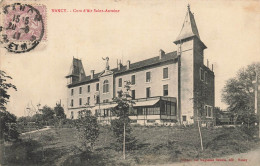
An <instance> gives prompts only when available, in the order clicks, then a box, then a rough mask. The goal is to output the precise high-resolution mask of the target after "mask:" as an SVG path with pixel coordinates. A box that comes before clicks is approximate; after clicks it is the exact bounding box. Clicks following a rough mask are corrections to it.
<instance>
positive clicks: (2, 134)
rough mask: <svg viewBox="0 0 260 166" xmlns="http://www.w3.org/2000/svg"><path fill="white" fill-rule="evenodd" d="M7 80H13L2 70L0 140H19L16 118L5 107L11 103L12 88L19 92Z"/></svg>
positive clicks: (0, 79)
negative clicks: (10, 92)
mask: <svg viewBox="0 0 260 166" xmlns="http://www.w3.org/2000/svg"><path fill="white" fill-rule="evenodd" d="M7 79H12V77H10V76H8V75H7V74H6V73H5V72H4V71H2V70H0V139H1V140H2V139H4V140H11V139H18V136H19V133H18V131H17V123H16V116H15V115H13V114H11V113H9V112H8V111H7V110H6V107H5V105H6V104H7V103H8V102H9V98H10V95H9V94H8V92H7V91H8V90H9V89H10V88H12V89H14V90H17V89H16V86H15V85H13V84H11V83H7V82H6V81H7Z"/></svg>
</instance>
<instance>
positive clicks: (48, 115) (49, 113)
mask: <svg viewBox="0 0 260 166" xmlns="http://www.w3.org/2000/svg"><path fill="white" fill-rule="evenodd" d="M41 112H42V119H43V120H44V121H45V122H46V123H47V122H50V121H52V120H53V119H54V114H55V113H54V111H53V109H52V108H51V107H49V106H47V105H45V106H43V108H42V109H41Z"/></svg>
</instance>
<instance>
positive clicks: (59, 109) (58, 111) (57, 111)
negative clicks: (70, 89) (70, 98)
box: [54, 103, 66, 119]
mask: <svg viewBox="0 0 260 166" xmlns="http://www.w3.org/2000/svg"><path fill="white" fill-rule="evenodd" d="M54 113H55V116H56V117H57V118H58V119H65V118H66V115H65V113H64V108H63V107H62V106H61V104H60V103H57V104H56V106H55V107H54Z"/></svg>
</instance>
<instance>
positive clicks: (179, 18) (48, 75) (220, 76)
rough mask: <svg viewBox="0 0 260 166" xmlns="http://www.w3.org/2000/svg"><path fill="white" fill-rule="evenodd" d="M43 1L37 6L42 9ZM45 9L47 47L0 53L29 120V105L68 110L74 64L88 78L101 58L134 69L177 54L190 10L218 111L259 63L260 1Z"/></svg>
mask: <svg viewBox="0 0 260 166" xmlns="http://www.w3.org/2000/svg"><path fill="white" fill-rule="evenodd" d="M40 2H41V1H39V2H38V4H40ZM42 2H44V3H45V4H46V6H47V13H48V15H47V24H46V29H47V41H45V42H41V43H40V44H39V45H38V46H37V47H36V49H34V50H32V51H31V52H29V53H24V54H14V53H7V52H6V50H5V49H4V48H0V60H1V61H0V65H1V69H2V70H4V71H6V72H7V73H8V74H9V75H11V76H12V77H13V80H12V81H11V82H12V83H13V84H15V85H16V86H17V88H18V91H13V90H11V91H10V94H11V99H10V103H9V104H8V108H9V111H10V112H12V113H14V114H16V115H17V116H23V115H24V109H25V107H26V105H27V104H28V103H31V102H32V103H33V104H34V105H35V106H36V105H37V104H38V103H39V102H40V103H41V105H42V106H43V105H45V104H47V105H49V106H54V105H55V103H56V102H57V101H59V100H60V99H61V100H62V104H64V105H65V106H66V95H67V94H66V93H67V91H66V83H67V82H66V79H65V75H66V74H67V73H68V72H69V68H70V65H71V62H72V57H73V56H74V57H78V58H81V59H82V61H83V65H84V68H85V72H86V74H87V75H89V74H90V70H92V69H95V71H96V72H100V71H101V70H103V69H104V67H105V62H104V61H102V59H101V57H105V56H109V58H110V66H111V67H112V68H114V67H116V59H122V57H123V62H124V63H125V62H126V61H127V60H131V62H137V61H140V60H144V59H147V58H151V57H154V56H157V55H158V54H159V49H163V50H164V51H165V52H171V51H175V50H176V46H175V44H173V41H174V40H175V39H176V37H177V35H178V34H179V32H180V30H181V26H182V24H183V21H184V17H185V14H186V11H187V4H188V3H190V5H191V11H192V12H193V13H194V16H195V20H196V24H197V26H198V30H199V34H200V37H201V39H202V41H203V42H204V43H205V44H206V46H207V47H208V49H207V50H205V62H206V59H209V62H210V64H212V63H213V64H214V72H215V84H216V86H215V93H216V95H215V97H216V106H219V107H222V108H225V107H226V106H225V104H224V103H222V102H221V90H222V88H223V86H224V84H225V81H227V80H228V79H229V78H231V77H234V76H235V75H236V73H237V71H238V70H239V68H241V67H245V66H246V65H248V64H251V63H253V62H255V61H260V58H259V55H260V47H259V46H260V2H259V1H245V2H244V1H205V0H204V1H173V0H167V1H155V0H152V1H145V0H143V1H140V2H139V1H138V0H134V1H130V0H129V1H120V0H118V1H111V0H108V1H102V3H101V2H100V3H98V2H95V1H88V2H85V1H83V0H78V1H73V2H72V1H69V0H63V1H61V0H58V1H55V2H51V1H42ZM57 8H65V9H67V10H73V9H117V10H120V12H119V13H73V12H71V13H70V12H68V13H52V12H51V9H57Z"/></svg>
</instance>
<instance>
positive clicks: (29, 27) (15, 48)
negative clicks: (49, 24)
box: [0, 3, 46, 53]
mask: <svg viewBox="0 0 260 166" xmlns="http://www.w3.org/2000/svg"><path fill="white" fill-rule="evenodd" d="M1 10H2V11H1V14H2V18H3V22H1V23H0V25H1V26H0V32H1V39H0V43H1V44H2V45H3V46H4V48H6V49H7V50H8V51H9V52H14V53H24V52H29V51H31V50H33V49H34V48H35V47H37V45H39V44H40V42H41V41H42V40H46V33H45V21H46V7H45V5H29V4H21V3H14V4H8V5H4V6H2V9H1Z"/></svg>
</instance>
